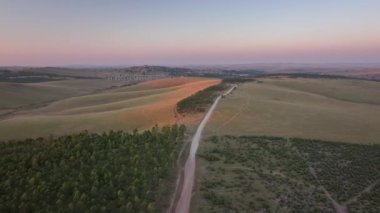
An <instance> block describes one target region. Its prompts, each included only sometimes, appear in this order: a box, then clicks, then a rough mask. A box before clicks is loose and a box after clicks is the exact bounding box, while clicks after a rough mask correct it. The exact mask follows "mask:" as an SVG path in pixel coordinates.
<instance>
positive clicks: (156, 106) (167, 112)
mask: <svg viewBox="0 0 380 213" xmlns="http://www.w3.org/2000/svg"><path fill="white" fill-rule="evenodd" d="M219 81H220V80H215V79H201V78H171V79H165V80H155V81H151V82H144V83H141V84H138V85H135V86H131V87H125V88H121V89H115V90H112V91H107V92H105V93H99V94H95V95H87V96H80V97H75V98H69V99H66V100H62V101H58V102H55V103H53V104H51V105H49V106H46V107H43V108H39V109H37V110H33V111H28V112H25V113H23V114H18V115H17V116H15V117H12V118H10V119H7V120H1V121H0V138H1V139H2V140H7V139H19V138H25V137H39V136H46V135H49V134H54V135H60V134H64V133H70V132H78V131H82V130H85V129H87V130H89V131H96V132H101V131H107V130H111V129H113V130H132V129H135V128H138V129H147V128H150V127H152V126H154V125H155V124H158V125H166V124H172V123H175V122H176V121H181V122H187V121H192V119H180V118H178V117H176V113H175V107H176V104H177V102H178V101H179V100H181V99H183V98H186V97H188V96H190V95H192V94H194V93H196V92H197V91H199V90H202V89H205V88H207V87H209V86H212V85H215V84H217V83H218V82H219Z"/></svg>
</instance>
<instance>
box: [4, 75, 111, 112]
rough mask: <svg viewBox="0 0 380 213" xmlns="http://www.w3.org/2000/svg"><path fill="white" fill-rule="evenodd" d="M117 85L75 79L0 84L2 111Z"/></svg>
mask: <svg viewBox="0 0 380 213" xmlns="http://www.w3.org/2000/svg"><path fill="white" fill-rule="evenodd" d="M115 85H116V83H115V82H112V81H106V80H100V79H74V80H62V81H48V82H39V83H4V82H1V83H0V98H1V102H0V110H15V109H17V108H33V107H36V106H39V105H42V104H47V103H49V102H52V101H57V100H61V99H65V98H68V97H72V96H79V95H84V94H89V93H94V92H96V91H98V90H103V89H106V88H109V87H112V86H115Z"/></svg>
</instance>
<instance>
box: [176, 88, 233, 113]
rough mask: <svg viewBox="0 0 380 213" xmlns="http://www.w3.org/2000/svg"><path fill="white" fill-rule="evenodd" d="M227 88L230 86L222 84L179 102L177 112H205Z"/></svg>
mask: <svg viewBox="0 0 380 213" xmlns="http://www.w3.org/2000/svg"><path fill="white" fill-rule="evenodd" d="M227 88H228V85H227V84H226V83H223V82H222V83H220V84H218V85H214V86H211V87H209V88H207V89H204V90H202V91H199V92H197V93H195V94H194V95H192V96H189V97H187V98H185V99H183V100H181V101H179V102H178V103H177V111H178V112H179V113H181V114H184V113H199V112H205V111H206V109H207V108H208V107H209V105H211V104H212V103H213V102H214V99H215V98H216V97H218V95H219V94H220V93H221V92H222V91H224V90H226V89H227Z"/></svg>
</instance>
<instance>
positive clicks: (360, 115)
mask: <svg viewBox="0 0 380 213" xmlns="http://www.w3.org/2000/svg"><path fill="white" fill-rule="evenodd" d="M262 81H263V83H245V84H242V85H240V86H239V87H238V88H237V89H236V90H235V91H234V92H233V94H232V95H231V96H227V97H226V98H225V99H223V100H222V101H221V102H220V104H219V105H218V107H217V108H216V110H215V113H214V115H213V116H212V117H211V120H210V122H209V123H208V125H207V127H206V133H207V134H208V135H215V134H216V135H225V134H231V135H238V136H240V135H265V136H281V137H299V138H308V139H321V140H329V141H342V142H351V143H363V144H378V143H380V113H379V112H380V98H379V97H380V96H379V95H378V91H380V83H379V82H372V81H361V80H346V79H334V80H332V79H307V78H297V79H291V78H281V79H270V78H266V79H262Z"/></svg>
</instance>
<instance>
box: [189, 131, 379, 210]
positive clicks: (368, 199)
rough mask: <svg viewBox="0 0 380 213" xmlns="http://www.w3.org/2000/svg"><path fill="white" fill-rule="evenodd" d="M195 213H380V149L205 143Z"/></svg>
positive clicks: (263, 140) (287, 142)
mask: <svg viewBox="0 0 380 213" xmlns="http://www.w3.org/2000/svg"><path fill="white" fill-rule="evenodd" d="M200 148H201V149H200V153H199V158H198V162H199V163H200V165H201V166H200V167H198V184H197V189H196V193H195V194H196V196H195V198H194V200H193V204H194V205H193V209H192V212H345V211H347V210H348V211H349V212H351V211H352V212H378V210H379V206H378V204H379V194H380V185H379V184H380V182H379V181H380V166H379V164H378V162H379V161H380V145H358V144H348V143H335V142H324V141H318V140H304V139H295V138H293V139H292V138H291V139H288V138H276V137H255V136H242V137H234V136H222V137H210V138H208V139H206V140H204V142H203V143H201V147H200Z"/></svg>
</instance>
